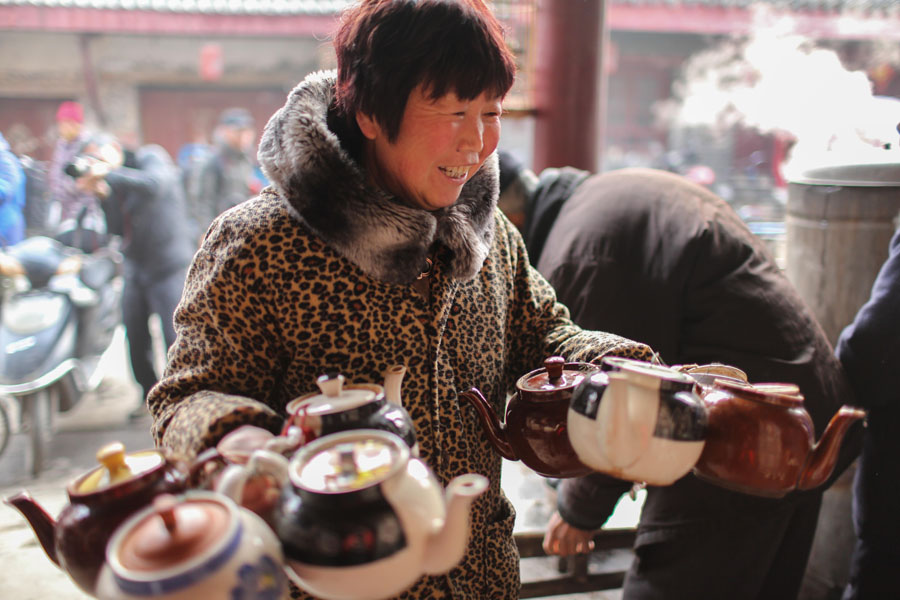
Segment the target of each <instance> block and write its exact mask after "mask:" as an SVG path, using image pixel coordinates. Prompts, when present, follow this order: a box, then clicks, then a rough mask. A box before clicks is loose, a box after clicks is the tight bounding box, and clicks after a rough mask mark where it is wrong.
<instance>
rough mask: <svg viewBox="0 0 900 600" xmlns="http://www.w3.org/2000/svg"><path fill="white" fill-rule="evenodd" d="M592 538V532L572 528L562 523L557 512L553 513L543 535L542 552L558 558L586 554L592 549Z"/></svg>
mask: <svg viewBox="0 0 900 600" xmlns="http://www.w3.org/2000/svg"><path fill="white" fill-rule="evenodd" d="M593 538H594V532H593V531H585V530H584V529H578V528H577V527H573V526H571V525H569V524H568V523H566V522H565V521H563V518H562V517H561V516H559V512H554V513H553V516H551V517H550V522H549V523H547V531H546V532H545V533H544V543H543V547H544V552H546V553H547V554H558V555H559V556H571V555H572V554H587V553H588V552H591V551H593V549H594V539H593Z"/></svg>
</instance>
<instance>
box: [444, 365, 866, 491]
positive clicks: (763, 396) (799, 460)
mask: <svg viewBox="0 0 900 600" xmlns="http://www.w3.org/2000/svg"><path fill="white" fill-rule="evenodd" d="M460 397H461V398H462V399H463V400H465V401H467V402H469V403H470V404H472V405H473V406H474V407H475V409H476V411H477V414H478V417H479V418H480V420H481V422H482V425H483V427H484V431H485V433H486V435H487V437H488V439H489V440H490V441H491V442H492V444H493V446H494V448H495V449H496V451H497V452H498V453H499V454H501V455H502V456H503V457H504V458H507V459H509V460H521V461H522V462H523V463H524V464H525V465H527V466H528V467H530V468H531V469H533V470H534V471H536V472H537V473H539V474H541V475H544V476H546V477H555V478H566V477H575V476H580V475H585V474H587V473H591V472H601V473H606V474H608V475H612V476H614V477H617V478H620V479H624V480H627V481H634V482H641V483H646V484H649V485H656V486H664V485H670V484H672V483H674V482H675V481H676V480H678V479H680V478H681V477H683V476H685V475H686V474H688V473H689V472H693V473H694V475H696V476H697V477H699V478H701V479H703V480H705V481H708V482H710V483H713V484H715V485H719V486H721V487H725V488H728V489H731V490H735V491H739V492H742V493H746V494H751V495H757V496H765V497H781V496H784V495H785V494H787V493H788V492H790V491H793V490H796V489H800V490H806V489H812V488H815V487H817V486H819V485H822V484H823V483H825V481H826V480H827V479H828V477H829V476H830V475H831V472H832V471H833V469H834V466H835V463H836V460H837V455H838V450H839V449H840V445H841V443H842V440H843V438H844V434H845V433H846V431H847V429H848V427H849V426H850V425H851V424H853V423H854V422H855V421H857V420H859V419H861V418H863V417H865V414H866V413H865V411H863V410H861V409H858V408H854V407H850V406H843V407H841V409H840V410H839V411H838V412H837V413H835V415H834V416H833V417H832V419H831V421H830V422H829V423H828V426H827V427H826V429H825V431H824V432H823V434H822V436H821V438H820V439H819V441H818V442H816V441H815V439H814V427H813V423H812V419H811V418H810V416H809V413H808V412H807V411H806V409H805V408H804V407H803V402H804V398H803V395H802V394H801V393H800V390H799V388H798V387H797V386H796V385H793V384H787V383H756V384H753V383H750V382H749V381H748V379H747V376H746V374H745V373H744V372H743V371H741V370H740V369H737V368H735V367H732V366H729V365H721V364H710V365H702V366H701V365H681V366H674V367H669V366H665V365H662V364H656V363H651V362H645V361H638V360H633V359H628V358H619V357H605V358H603V359H602V361H601V362H600V364H599V365H595V364H592V363H579V362H566V361H565V360H564V359H563V358H561V357H550V358H548V359H546V360H545V362H544V366H543V368H540V369H536V370H534V371H532V372H530V373H528V374H526V375H524V376H522V377H521V378H520V379H519V380H518V382H517V383H516V393H515V395H514V396H513V397H512V398H511V399H510V401H509V403H508V405H507V409H506V414H505V421H504V422H501V421H500V418H499V417H498V415H497V414H496V413H495V412H494V410H493V409H492V408H491V406H490V404H489V403H488V402H487V400H486V399H485V398H484V396H483V395H482V394H481V392H479V390H478V389H477V388H472V389H470V390H469V391H467V392H464V393H463V394H461V395H460Z"/></svg>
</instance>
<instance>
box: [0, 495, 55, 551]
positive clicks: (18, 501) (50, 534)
mask: <svg viewBox="0 0 900 600" xmlns="http://www.w3.org/2000/svg"><path fill="white" fill-rule="evenodd" d="M3 502H4V503H5V504H7V505H9V506H12V507H13V508H15V509H16V510H18V511H19V512H20V513H22V516H24V517H25V519H26V520H27V521H28V524H29V525H31V529H32V530H33V531H34V535H35V536H36V537H37V539H38V541H39V542H40V543H41V547H42V548H43V549H44V552H45V553H46V554H47V557H48V558H49V559H50V560H52V561H53V563H54V564H55V565H56V566H57V567H58V566H60V564H59V558H58V557H57V555H56V538H55V533H56V519H54V518H53V517H51V516H50V515H49V514H47V511H45V510H44V509H43V508H42V507H41V505H40V504H38V503H37V502H36V501H35V500H34V498H32V497H31V494H29V493H28V492H26V491H25V490H22V491H21V492H19V493H18V494H16V495H14V496H10V497H8V498H6V499H4V500H3Z"/></svg>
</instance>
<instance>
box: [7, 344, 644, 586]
mask: <svg viewBox="0 0 900 600" xmlns="http://www.w3.org/2000/svg"><path fill="white" fill-rule="evenodd" d="M126 356H127V355H126V353H125V346H124V342H123V336H122V335H121V333H120V334H119V335H118V336H117V339H116V341H114V344H113V348H112V350H111V353H110V354H109V360H108V361H107V364H106V367H105V368H106V373H107V374H106V377H105V379H104V381H103V383H102V384H101V386H100V388H99V389H98V390H97V392H96V393H92V394H90V395H88V396H86V397H85V398H83V399H82V401H81V402H80V403H79V404H78V405H76V406H75V407H74V408H73V409H72V410H71V411H69V412H68V413H65V414H62V415H60V416H59V419H58V422H57V433H56V435H55V437H54V439H53V441H52V445H51V457H50V460H49V461H48V465H47V466H46V469H45V470H44V471H43V472H42V473H41V475H40V476H39V477H37V478H31V477H30V474H29V472H28V466H27V465H28V464H29V460H28V451H29V450H28V444H27V439H26V436H25V434H24V433H21V432H20V433H15V434H14V435H13V437H12V440H11V442H10V445H9V447H8V448H7V450H6V452H4V454H3V455H2V456H0V499H2V498H6V497H8V496H11V495H12V494H15V493H17V492H19V491H20V490H22V489H27V490H28V491H29V492H30V493H31V495H32V496H33V497H34V498H35V499H36V500H37V501H38V502H39V503H40V504H41V505H42V506H43V507H44V508H45V509H46V510H47V512H48V513H50V514H51V515H54V516H55V515H57V514H59V512H60V511H61V510H62V508H63V507H64V506H65V505H66V504H67V497H66V492H65V488H66V484H67V483H68V482H69V481H70V480H71V479H73V478H74V477H76V476H77V475H81V474H82V473H84V472H86V471H88V470H90V469H92V468H94V466H96V464H97V463H96V460H95V458H94V454H95V452H96V450H97V449H98V448H100V447H101V446H103V445H104V444H106V443H108V442H111V441H117V440H118V441H121V442H123V443H124V444H125V447H126V449H127V450H128V451H134V450H140V449H145V448H150V447H152V441H151V438H150V433H149V427H150V417H149V415H148V416H146V417H144V418H142V419H139V420H137V421H130V420H129V419H128V414H129V413H130V412H131V410H132V409H133V408H134V407H135V406H137V404H138V397H139V391H138V387H137V384H136V383H135V382H134V380H133V379H132V376H131V370H130V368H129V366H128V364H127V359H126ZM503 481H504V484H503V485H504V489H505V491H506V493H507V495H508V496H509V497H510V498H511V499H512V501H513V503H514V504H515V505H516V509H517V512H518V518H517V523H516V531H529V530H542V529H543V525H544V524H545V523H546V522H547V519H548V518H549V516H550V514H551V513H552V510H553V506H554V496H553V493H554V492H553V490H552V488H550V487H549V486H547V485H546V484H545V483H544V481H543V479H542V478H541V477H540V476H538V475H536V474H534V473H533V472H532V471H530V470H529V469H527V468H526V467H524V466H522V465H521V464H520V463H512V462H505V464H504V475H503ZM641 500H642V498H641V497H640V496H639V497H638V501H636V502H633V501H630V500H624V501H623V502H621V503H620V505H619V507H618V508H617V510H616V514H615V515H613V518H612V519H611V521H610V523H609V524H608V526H610V527H623V526H629V525H632V524H634V523H635V522H636V521H637V516H638V512H639V511H640V502H641ZM629 561H630V551H617V552H613V553H595V555H594V556H593V557H592V560H591V570H592V571H593V570H594V568H595V567H597V568H601V567H602V568H601V570H609V569H622V568H626V567H627V564H628V562H629ZM556 565H557V560H556V559H555V558H531V559H526V560H523V561H522V578H523V580H524V581H531V580H536V579H543V578H545V577H555V576H558V574H557V573H556ZM51 598H52V599H65V600H82V599H86V598H90V596H88V595H86V594H84V593H82V592H81V591H80V590H79V589H78V588H77V587H76V586H75V585H74V584H73V583H72V582H71V581H70V580H69V578H68V577H67V575H66V574H65V573H64V572H63V571H62V570H60V569H59V568H57V567H56V566H55V565H54V564H53V563H52V562H51V561H50V560H49V559H48V558H47V556H46V555H45V554H44V552H43V550H42V549H41V546H40V544H39V543H38V542H37V540H36V538H35V537H34V535H33V533H32V531H31V528H30V527H29V526H28V524H27V522H26V521H25V519H24V518H23V517H22V516H21V515H20V514H19V512H18V511H16V510H14V509H13V508H11V507H9V506H6V505H0V599H3V600H49V599H51ZM554 598H556V599H557V600H619V598H621V593H620V592H619V591H617V590H614V591H609V592H592V593H583V594H572V595H567V596H555V597H554Z"/></svg>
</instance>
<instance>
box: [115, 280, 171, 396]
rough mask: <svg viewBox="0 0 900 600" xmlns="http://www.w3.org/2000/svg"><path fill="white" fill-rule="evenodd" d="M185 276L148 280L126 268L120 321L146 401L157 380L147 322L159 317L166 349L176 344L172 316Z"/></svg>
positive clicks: (135, 374) (132, 365)
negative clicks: (151, 317) (122, 321)
mask: <svg viewBox="0 0 900 600" xmlns="http://www.w3.org/2000/svg"><path fill="white" fill-rule="evenodd" d="M185 275H186V271H185V269H179V270H177V271H175V272H173V273H170V274H168V275H166V276H163V277H159V278H150V277H147V276H146V275H145V274H143V273H141V272H140V271H139V270H138V269H137V268H136V265H134V264H129V265H126V271H125V288H124V290H123V292H122V318H123V320H124V322H125V334H126V335H127V337H128V352H129V355H130V358H131V370H132V371H133V372H134V378H135V380H136V381H137V382H138V384H139V385H140V386H141V394H142V396H141V397H142V398H143V399H144V400H145V401H146V399H147V393H148V392H150V388H152V387H153V386H154V385H155V384H156V382H157V380H158V377H157V374H156V370H155V369H154V368H153V339H152V337H151V336H150V327H149V324H148V320H149V318H150V316H151V315H154V314H155V315H159V317H160V320H161V321H162V331H163V339H164V340H165V343H166V348H168V347H169V346H171V345H172V343H173V342H174V341H175V326H174V324H173V322H172V315H173V314H174V313H175V307H176V306H177V305H178V302H179V300H181V292H182V290H183V288H184V278H185Z"/></svg>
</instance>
